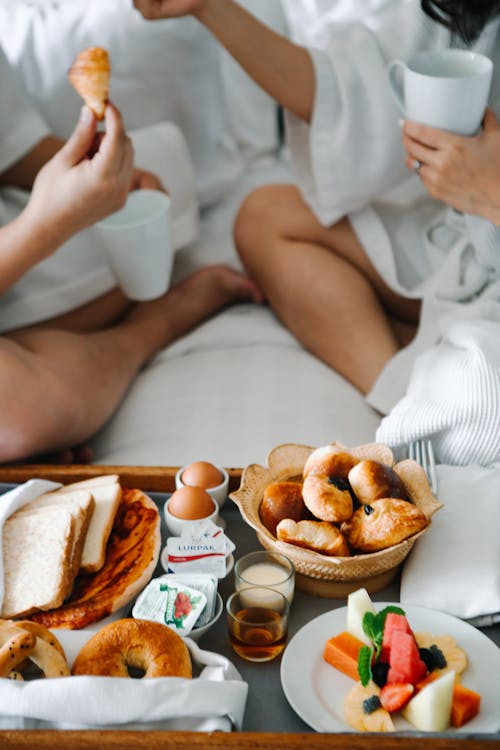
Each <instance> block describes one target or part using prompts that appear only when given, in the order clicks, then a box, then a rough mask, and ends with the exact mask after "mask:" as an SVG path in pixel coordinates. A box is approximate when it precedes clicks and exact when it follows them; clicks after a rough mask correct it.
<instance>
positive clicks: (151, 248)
mask: <svg viewBox="0 0 500 750" xmlns="http://www.w3.org/2000/svg"><path fill="white" fill-rule="evenodd" d="M97 231H98V232H99V237H100V239H101V241H102V243H103V245H104V249H105V252H106V256H107V259H108V263H109V265H110V267H111V270H112V271H113V274H114V275H115V278H116V280H117V283H118V285H119V286H120V288H121V289H122V290H123V292H124V293H125V294H126V296H127V297H128V298H129V299H132V300H138V301H144V300H149V299H155V297H159V296H161V295H162V294H164V293H165V292H166V291H167V289H168V287H169V284H170V275H171V273H172V264H173V256H174V254H173V248H172V238H171V227H170V198H169V197H168V195H166V193H163V192H161V191H159V190H134V191H132V192H131V193H129V196H128V198H127V203H126V204H125V206H124V207H123V208H122V209H121V210H120V211H117V212H116V213H114V214H111V216H108V217H107V218H106V219H104V220H103V221H101V222H99V223H98V224H97Z"/></svg>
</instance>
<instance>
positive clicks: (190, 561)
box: [167, 536, 226, 578]
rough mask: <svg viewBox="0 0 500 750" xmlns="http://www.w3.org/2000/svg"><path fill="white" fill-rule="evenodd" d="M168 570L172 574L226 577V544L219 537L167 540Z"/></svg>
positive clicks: (172, 537)
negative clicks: (205, 574) (206, 574)
mask: <svg viewBox="0 0 500 750" xmlns="http://www.w3.org/2000/svg"><path fill="white" fill-rule="evenodd" d="M167 556H168V569H169V571H171V572H172V573H209V574H212V575H215V576H217V578H224V576H225V575H226V543H225V540H224V539H222V538H221V537H215V538H212V537H205V536H203V537H194V536H193V537H184V536H183V537H177V536H171V537H169V538H168V539H167Z"/></svg>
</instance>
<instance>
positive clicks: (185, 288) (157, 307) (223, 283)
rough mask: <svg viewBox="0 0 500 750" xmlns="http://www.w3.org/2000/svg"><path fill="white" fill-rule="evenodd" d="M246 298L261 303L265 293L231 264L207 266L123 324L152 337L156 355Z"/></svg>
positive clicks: (140, 307) (144, 305)
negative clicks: (226, 308)
mask: <svg viewBox="0 0 500 750" xmlns="http://www.w3.org/2000/svg"><path fill="white" fill-rule="evenodd" d="M243 301H251V302H256V303H258V304H261V303H263V302H264V295H263V294H262V292H261V291H260V289H259V288H258V287H257V285H256V284H255V283H254V282H253V281H252V280H251V279H249V278H248V276H245V275H243V274H241V273H239V272H238V271H235V270H233V269H232V268H229V267H228V266H216V265H213V266H205V267H204V268H202V269H200V270H199V271H195V272H194V273H193V274H192V275H191V276H188V278H187V279H184V280H183V281H181V282H179V284H176V285H175V286H173V287H172V288H171V289H169V291H168V292H167V293H166V294H164V295H163V297H159V298H158V299H155V300H151V302H141V303H139V304H137V305H136V306H135V307H134V308H133V310H131V312H130V313H128V314H127V315H126V316H125V318H124V319H123V325H125V326H127V327H130V328H131V329H137V330H139V329H141V336H144V335H146V336H148V338H151V345H152V346H153V350H152V352H151V354H154V353H155V352H156V351H157V350H158V349H160V348H161V347H164V346H166V345H167V344H169V343H171V342H173V341H175V339H177V338H179V337H180V336H183V335H184V334H185V333H188V332H189V331H191V330H192V329H193V328H195V326H197V325H199V324H200V323H202V322H203V321H204V320H206V319H207V318H209V317H210V316H211V315H213V314H214V313H215V312H217V311H218V310H221V309H222V308H223V307H226V306H227V305H230V304H234V303H235V302H243ZM143 343H144V342H143Z"/></svg>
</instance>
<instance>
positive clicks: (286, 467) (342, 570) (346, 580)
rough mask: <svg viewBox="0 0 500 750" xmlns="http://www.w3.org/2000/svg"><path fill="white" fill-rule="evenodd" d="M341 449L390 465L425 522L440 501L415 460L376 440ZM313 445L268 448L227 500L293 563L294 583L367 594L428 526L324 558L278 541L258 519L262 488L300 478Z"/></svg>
mask: <svg viewBox="0 0 500 750" xmlns="http://www.w3.org/2000/svg"><path fill="white" fill-rule="evenodd" d="M332 445H337V446H339V447H342V448H343V449H344V450H346V451H348V452H349V453H350V454H351V455H353V456H355V457H356V458H359V459H360V460H362V459H365V458H367V459H373V460H375V461H380V462H381V463H384V464H387V465H388V466H391V467H393V468H394V470H395V471H396V472H397V473H398V474H399V476H400V477H401V479H402V480H403V484H404V485H405V487H406V490H407V492H408V494H409V496H410V498H411V499H412V501H413V502H414V503H415V505H416V506H417V507H418V508H420V510H421V511H422V512H423V513H424V514H425V515H426V517H427V518H428V519H429V521H430V520H431V517H432V515H433V514H434V513H435V512H436V511H437V510H439V509H440V508H442V507H443V506H442V504H441V503H439V502H438V500H437V499H436V498H435V497H434V495H433V494H432V491H431V489H430V487H429V482H428V481H427V477H426V475H425V472H424V470H423V469H422V467H421V466H420V465H419V464H417V463H416V462H415V461H410V460H405V461H400V462H399V463H395V462H394V456H393V454H392V451H391V450H390V448H388V447H387V446H385V445H382V444H380V443H368V444H366V445H359V446H357V447H355V448H345V446H341V444H340V443H332ZM313 450H314V448H312V447H310V446H307V445H299V444H296V443H286V444H283V445H278V446H277V447H276V448H273V449H272V450H271V451H270V453H269V455H268V458H267V463H268V465H267V467H266V466H260V465H259V464H250V465H249V466H247V467H246V468H245V469H244V470H243V474H242V478H241V484H240V487H239V489H238V490H237V491H235V492H232V493H231V494H230V498H231V499H232V500H233V502H235V503H236V505H237V506H238V508H239V509H240V512H241V515H242V517H243V519H244V520H245V521H246V522H247V523H248V524H249V525H250V526H251V527H252V528H253V529H254V530H255V531H256V533H257V538H258V540H259V542H260V543H261V544H262V546H263V547H265V548H266V549H269V550H271V551H275V552H280V553H281V554H282V555H286V556H287V557H288V558H290V560H291V561H292V562H293V564H294V565H295V571H296V576H295V585H296V586H297V588H299V589H301V590H302V591H306V592H307V593H309V594H314V595H315V596H324V597H333V598H337V599H344V598H345V597H346V596H347V595H348V594H349V593H351V592H352V591H355V590H356V589H358V588H361V587H363V588H366V590H367V591H368V593H374V592H376V591H381V590H382V589H384V588H385V587H386V586H388V585H389V583H390V582H391V581H392V580H393V579H394V578H395V577H396V575H397V573H398V571H399V569H400V567H401V564H402V563H403V561H404V560H405V558H406V556H407V555H408V554H409V552H410V550H411V549H412V547H413V545H414V544H415V541H416V540H417V539H418V538H419V537H420V536H421V535H422V534H425V533H426V531H427V529H428V528H429V526H430V524H429V526H427V528H425V529H423V531H420V532H419V533H418V534H415V535H414V536H412V537H410V538H409V539H405V540H404V541H403V542H400V543H399V544H395V545H393V546H392V547H388V548H387V549H383V550H381V551H380V552H372V553H370V554H359V555H352V556H351V557H329V556H327V555H322V554H319V553H318V552H314V551H313V550H309V549H304V548H302V547H297V546H295V545H293V544H288V543H287V542H281V541H278V540H277V539H276V538H275V537H274V536H273V535H272V534H271V533H270V532H269V531H268V529H266V527H265V526H264V524H263V523H262V521H261V519H260V516H259V506H260V503H261V501H262V497H263V494H264V489H265V488H266V486H267V485H268V484H270V483H271V482H276V481H282V480H284V479H295V480H300V479H301V477H302V470H303V468H304V464H305V462H306V460H307V458H308V457H309V455H310V454H311V453H312V451H313Z"/></svg>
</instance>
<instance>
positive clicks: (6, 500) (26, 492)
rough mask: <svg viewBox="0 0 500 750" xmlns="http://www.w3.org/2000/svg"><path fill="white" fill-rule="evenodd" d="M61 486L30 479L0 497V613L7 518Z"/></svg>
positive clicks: (55, 483) (43, 480) (0, 609)
mask: <svg viewBox="0 0 500 750" xmlns="http://www.w3.org/2000/svg"><path fill="white" fill-rule="evenodd" d="M60 486H61V485H60V484H58V483H57V482H49V481H48V480H46V479H30V480H29V481H28V482H25V483H24V484H20V485H19V486H18V487H15V488H14V489H13V490H10V491H9V492H5V493H4V494H3V495H2V496H1V497H0V612H1V611H2V604H3V592H4V586H3V554H2V529H3V525H4V523H5V521H6V520H7V518H8V517H9V516H10V515H11V514H12V513H15V511H16V510H18V509H19V508H21V507H22V506H23V505H26V503H30V502H31V501H32V500H34V499H35V498H36V497H39V496H40V495H43V493H44V492H50V491H51V490H56V489H57V488H58V487H60Z"/></svg>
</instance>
